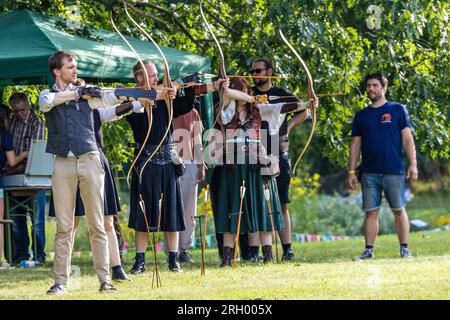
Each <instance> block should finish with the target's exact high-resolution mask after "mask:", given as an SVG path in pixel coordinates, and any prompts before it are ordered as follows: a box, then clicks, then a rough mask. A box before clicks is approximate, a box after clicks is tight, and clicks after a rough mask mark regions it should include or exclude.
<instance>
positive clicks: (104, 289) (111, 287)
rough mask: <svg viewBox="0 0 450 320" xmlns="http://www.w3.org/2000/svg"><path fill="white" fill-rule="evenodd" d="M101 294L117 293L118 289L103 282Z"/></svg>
mask: <svg viewBox="0 0 450 320" xmlns="http://www.w3.org/2000/svg"><path fill="white" fill-rule="evenodd" d="M99 291H100V292H105V291H117V289H116V288H115V287H114V286H113V285H112V284H111V283H109V282H106V281H105V282H102V283H101V284H100V290H99Z"/></svg>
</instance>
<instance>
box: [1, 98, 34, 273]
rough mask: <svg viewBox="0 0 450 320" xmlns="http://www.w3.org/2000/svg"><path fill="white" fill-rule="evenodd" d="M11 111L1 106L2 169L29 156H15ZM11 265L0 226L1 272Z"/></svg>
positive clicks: (2, 204)
mask: <svg viewBox="0 0 450 320" xmlns="http://www.w3.org/2000/svg"><path fill="white" fill-rule="evenodd" d="M10 117H11V109H9V107H8V106H7V105H4V104H0V168H3V167H4V166H5V164H8V165H10V166H11V167H14V166H15V165H17V164H19V163H20V162H22V161H23V160H24V159H26V157H27V156H28V151H23V152H22V153H21V154H20V155H19V156H16V155H15V154H14V146H13V137H12V134H11V132H9V129H10V127H11V122H10ZM3 216H4V203H3V176H2V174H0V220H3ZM8 267H9V264H7V263H6V262H3V224H0V270H2V269H7V268H8Z"/></svg>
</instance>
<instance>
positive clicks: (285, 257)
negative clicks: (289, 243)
mask: <svg viewBox="0 0 450 320" xmlns="http://www.w3.org/2000/svg"><path fill="white" fill-rule="evenodd" d="M281 260H283V261H292V260H294V251H292V249H291V248H289V249H287V250H286V252H284V253H283V256H282V257H281Z"/></svg>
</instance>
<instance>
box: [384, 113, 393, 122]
mask: <svg viewBox="0 0 450 320" xmlns="http://www.w3.org/2000/svg"><path fill="white" fill-rule="evenodd" d="M391 121H392V116H391V114H390V113H385V114H383V115H382V116H381V123H389V122H391Z"/></svg>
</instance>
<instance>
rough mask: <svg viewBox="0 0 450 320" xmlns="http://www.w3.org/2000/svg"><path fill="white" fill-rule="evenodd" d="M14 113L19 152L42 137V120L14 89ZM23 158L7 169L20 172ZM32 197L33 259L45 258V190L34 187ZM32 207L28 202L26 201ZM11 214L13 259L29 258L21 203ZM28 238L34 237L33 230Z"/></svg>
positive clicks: (14, 139)
mask: <svg viewBox="0 0 450 320" xmlns="http://www.w3.org/2000/svg"><path fill="white" fill-rule="evenodd" d="M9 104H10V105H11V108H12V112H13V114H14V116H13V117H12V123H11V133H12V135H13V145H14V153H15V154H16V155H19V154H20V153H21V152H23V151H29V150H30V145H31V143H32V141H33V140H44V139H45V124H44V121H43V120H42V119H41V118H40V117H39V116H37V115H36V114H35V113H34V112H33V110H32V109H31V106H30V103H29V101H28V98H27V96H26V95H25V94H24V93H22V92H16V93H14V94H13V95H12V96H11V97H10V98H9ZM25 167H26V162H25V163H23V164H20V165H19V166H15V167H13V168H12V169H13V170H10V171H12V172H14V174H21V173H23V172H24V171H25ZM16 198H17V200H19V201H25V200H26V197H16ZM34 201H35V207H36V212H35V215H36V216H35V219H36V226H34V227H35V228H33V229H32V230H33V232H36V246H35V245H34V243H33V245H32V248H33V250H34V248H36V251H37V252H33V259H34V260H35V261H37V262H40V263H44V262H45V252H44V247H45V191H38V192H37V193H36V196H35V197H34ZM28 205H29V206H30V207H32V205H31V203H30V204H28ZM11 213H12V217H13V221H14V224H13V236H14V245H15V248H16V251H15V255H14V258H13V262H14V263H19V262H20V261H21V260H28V259H29V258H30V254H29V247H30V240H29V236H28V228H27V218H26V210H25V208H24V207H23V206H21V207H18V208H16V209H15V210H12V212H11ZM32 238H33V239H34V233H33V236H32Z"/></svg>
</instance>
